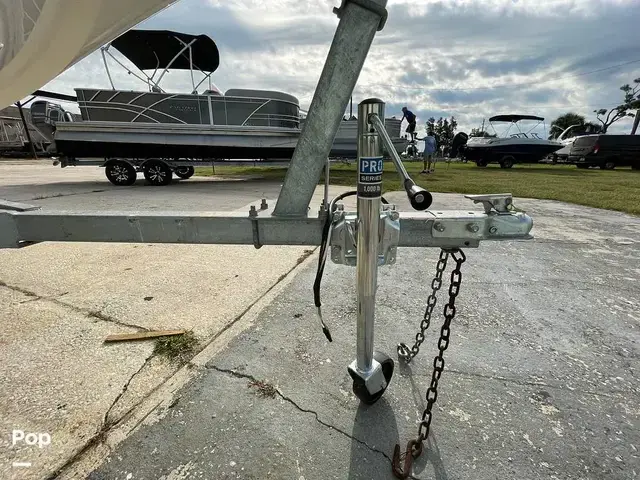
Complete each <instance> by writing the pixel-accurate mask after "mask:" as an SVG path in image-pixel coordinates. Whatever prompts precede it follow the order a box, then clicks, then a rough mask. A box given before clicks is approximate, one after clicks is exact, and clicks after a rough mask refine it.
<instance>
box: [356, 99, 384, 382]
mask: <svg viewBox="0 0 640 480" xmlns="http://www.w3.org/2000/svg"><path fill="white" fill-rule="evenodd" d="M371 113H375V114H377V115H378V116H379V117H380V118H384V103H383V102H382V101H381V100H378V99H376V98H372V99H368V100H364V101H363V102H362V103H360V105H358V216H357V228H358V240H357V241H358V243H357V249H358V250H357V263H356V283H357V292H358V293H357V295H358V323H357V333H356V336H357V357H356V365H357V368H358V370H359V371H360V372H369V371H370V370H371V368H372V362H373V328H374V318H375V306H376V288H377V282H378V238H379V235H378V229H379V226H380V203H381V196H382V168H383V159H382V142H381V141H380V137H379V136H378V134H377V132H376V131H375V130H374V129H373V126H372V125H371V124H370V123H369V114H371Z"/></svg>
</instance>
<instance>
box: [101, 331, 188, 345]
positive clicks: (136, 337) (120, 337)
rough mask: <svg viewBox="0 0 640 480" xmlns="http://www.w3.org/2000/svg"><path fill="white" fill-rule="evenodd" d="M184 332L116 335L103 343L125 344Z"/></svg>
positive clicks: (110, 336) (148, 332) (147, 332)
mask: <svg viewBox="0 0 640 480" xmlns="http://www.w3.org/2000/svg"><path fill="white" fill-rule="evenodd" d="M186 332H187V331H186V330H151V331H146V332H136V333H117V334H115V335H109V336H108V337H107V338H105V339H104V341H105V342H126V341H131V340H146V339H148V338H157V337H168V336H170V335H182V334H184V333H186Z"/></svg>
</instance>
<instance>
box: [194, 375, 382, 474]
mask: <svg viewBox="0 0 640 480" xmlns="http://www.w3.org/2000/svg"><path fill="white" fill-rule="evenodd" d="M205 368H207V369H212V370H215V371H217V372H220V373H226V374H229V375H231V376H232V377H235V378H244V379H247V380H251V381H253V382H258V379H257V378H255V377H254V376H253V375H249V374H246V373H241V372H237V371H235V370H229V369H226V368H221V367H217V366H215V365H206V367H205ZM275 391H276V393H277V395H278V396H279V397H280V398H281V399H283V400H284V401H286V402H288V403H290V404H291V405H293V406H294V407H295V408H296V409H297V410H299V411H301V412H304V413H311V414H313V415H314V417H315V419H316V422H318V423H319V424H321V425H324V426H325V427H327V428H330V429H331V430H334V431H336V432H338V433H340V434H342V435H344V436H345V437H347V438H349V439H351V440H355V441H356V442H358V443H359V444H361V445H363V446H365V447H366V448H368V449H369V450H371V451H372V452H374V453H379V454H381V455H383V456H384V457H385V458H386V459H387V460H388V461H389V463H390V464H391V457H389V455H387V454H386V453H385V452H383V451H382V450H378V449H377V448H374V447H372V446H371V445H369V444H368V443H367V442H364V441H362V440H360V439H359V438H356V437H354V436H353V435H351V434H349V433H347V432H345V431H344V430H342V429H340V428H338V427H336V426H334V425H331V424H330V423H327V422H325V421H323V420H321V419H320V417H319V416H318V413H317V412H315V411H314V410H308V409H306V408H302V407H301V406H300V405H298V404H297V403H296V402H295V400H293V399H292V398H290V397H288V396H287V395H285V394H284V393H282V391H281V390H280V389H279V388H276V389H275Z"/></svg>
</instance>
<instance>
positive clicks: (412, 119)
mask: <svg viewBox="0 0 640 480" xmlns="http://www.w3.org/2000/svg"><path fill="white" fill-rule="evenodd" d="M405 118H406V119H407V122H409V125H408V126H407V129H406V130H405V132H407V133H408V134H409V135H410V136H411V141H413V140H415V135H416V116H415V115H414V114H413V112H412V111H411V110H409V109H407V107H402V119H401V120H400V123H402V120H404V119H405Z"/></svg>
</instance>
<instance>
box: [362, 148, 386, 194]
mask: <svg viewBox="0 0 640 480" xmlns="http://www.w3.org/2000/svg"><path fill="white" fill-rule="evenodd" d="M383 167H384V163H383V161H382V157H360V158H359V159H358V196H359V197H365V198H378V197H380V196H381V195H382V170H383Z"/></svg>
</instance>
